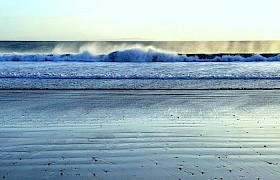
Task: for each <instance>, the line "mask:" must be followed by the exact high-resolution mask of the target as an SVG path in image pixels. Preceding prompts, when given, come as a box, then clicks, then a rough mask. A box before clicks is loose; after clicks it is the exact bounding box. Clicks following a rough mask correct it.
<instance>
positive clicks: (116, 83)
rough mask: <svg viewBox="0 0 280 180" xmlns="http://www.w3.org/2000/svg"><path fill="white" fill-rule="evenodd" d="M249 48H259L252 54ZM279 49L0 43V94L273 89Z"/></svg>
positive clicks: (279, 79)
mask: <svg viewBox="0 0 280 180" xmlns="http://www.w3.org/2000/svg"><path fill="white" fill-rule="evenodd" d="M211 43H212V44H211ZM238 43H239V44H238ZM250 43H251V45H252V44H257V45H259V46H255V48H251V47H252V46H249V44H250ZM269 43H270V44H269ZM205 44H206V45H207V44H208V46H209V47H208V48H207V46H205ZM230 44H232V45H233V46H235V47H231V46H229V45H230ZM191 45H192V46H191ZM225 45H228V46H227V48H225V47H224V46H225ZM265 45H267V46H268V47H274V48H270V49H269V48H266V47H267V46H265ZM190 46H191V47H190ZM193 46H194V47H195V48H196V49H195V48H194V47H193ZM277 46H278V42H263V43H260V42H200V43H199V42H0V88H1V89H221V88H222V89H274V88H280V56H279V55H278V52H276V51H275V49H277V48H275V47H277ZM238 47H239V48H238ZM261 47H263V48H261ZM250 48H251V49H250ZM183 49H184V50H183ZM221 49H222V51H221ZM264 50H265V51H264ZM245 51H246V54H245V55H244V53H245ZM202 52H205V54H207V53H208V54H209V52H211V53H213V54H215V55H211V56H210V55H208V56H205V55H200V54H201V53H202ZM219 53H223V54H222V55H221V54H219ZM248 53H249V54H248ZM271 53H273V54H271ZM185 54H189V55H185ZM263 54H264V55H263Z"/></svg>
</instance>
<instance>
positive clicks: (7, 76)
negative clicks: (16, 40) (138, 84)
mask: <svg viewBox="0 0 280 180" xmlns="http://www.w3.org/2000/svg"><path fill="white" fill-rule="evenodd" d="M0 79H84V80H90V79H92V80H94V79H105V80H106V79H108V80H113V79H114V80H280V76H250V75H249V76H242V75H241V76H238V75H237V76H234V75H232V76H132V75H128V76H112V75H107V76H99V75H97V76H77V75H69V76H65V75H61V76H60V75H3V74H2V75H0Z"/></svg>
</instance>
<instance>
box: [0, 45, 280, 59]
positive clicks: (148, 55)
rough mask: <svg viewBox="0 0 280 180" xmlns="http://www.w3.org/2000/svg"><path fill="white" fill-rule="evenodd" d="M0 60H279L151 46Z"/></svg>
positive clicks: (21, 56) (276, 56)
mask: <svg viewBox="0 0 280 180" xmlns="http://www.w3.org/2000/svg"><path fill="white" fill-rule="evenodd" d="M0 61H26V62H42V61H62V62H63V61H72V62H257V61H280V55H279V54H270V55H268V54H266V55H255V54H251V55H248V54H247V55H246V54H234V55H225V54H214V55H210V54H208V55H207V54H191V55H188V54H175V53H164V52H160V51H157V50H155V49H153V48H149V49H127V50H122V51H114V52H111V53H109V54H100V55H93V54H91V53H89V52H88V51H84V52H82V53H79V54H4V55H1V56H0Z"/></svg>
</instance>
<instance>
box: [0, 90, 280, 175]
mask: <svg viewBox="0 0 280 180" xmlns="http://www.w3.org/2000/svg"><path fill="white" fill-rule="evenodd" d="M0 103H1V109H0V119H1V127H0V140H1V149H0V159H1V163H0V175H1V176H2V177H3V178H4V177H5V178H7V179H16V178H34V179H44V178H48V179H55V178H65V179H69V178H70V179H77V178H80V179H82V178H92V177H96V178H100V179H124V178H126V179H241V178H244V179H258V178H259V179H279V178H280V171H279V164H278V163H279V162H280V154H279V152H280V142H279V137H280V134H279V128H280V121H279V115H280V114H279V112H280V107H279V103H280V91H275V90H274V91H260V90H259V91H217V90H214V91H213V90H212V91H198V90H196V91H170V90H169V91H152V90H148V91H127V90H126V91H125V90H118V91H113V90H110V91H3V90H2V91H1V93H0Z"/></svg>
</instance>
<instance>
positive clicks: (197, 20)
mask: <svg viewBox="0 0 280 180" xmlns="http://www.w3.org/2000/svg"><path fill="white" fill-rule="evenodd" d="M279 7H280V1H279V0H0V40H123V39H125V40H135V39H139V40H189V41H192V40H280V23H279V19H280V14H279Z"/></svg>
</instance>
